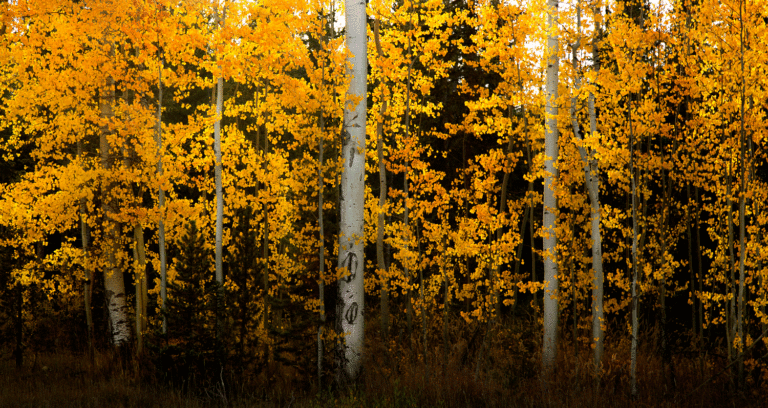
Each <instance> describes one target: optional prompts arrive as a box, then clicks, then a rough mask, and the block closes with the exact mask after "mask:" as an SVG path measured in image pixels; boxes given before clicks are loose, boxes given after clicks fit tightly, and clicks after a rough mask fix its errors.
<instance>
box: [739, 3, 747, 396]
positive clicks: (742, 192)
mask: <svg viewBox="0 0 768 408" xmlns="http://www.w3.org/2000/svg"><path fill="white" fill-rule="evenodd" d="M743 9H744V2H743V1H739V21H740V23H741V24H740V27H739V36H740V38H739V40H740V41H739V47H740V51H741V52H740V53H739V59H740V62H741V95H740V97H741V115H740V116H741V117H740V122H741V123H740V125H741V129H740V130H741V132H740V137H739V145H740V146H739V147H740V150H741V151H740V154H739V156H740V157H739V162H740V163H741V176H740V187H739V293H738V302H739V305H738V312H737V313H738V317H737V323H736V325H737V328H736V330H737V336H738V339H739V346H740V347H739V362H738V363H737V365H738V369H737V370H738V376H739V377H738V381H739V383H738V385H739V388H742V387H743V386H744V355H743V352H742V349H743V346H744V344H745V339H744V311H745V307H744V302H745V301H746V297H745V282H744V280H745V279H746V272H745V263H746V259H747V246H746V245H747V242H746V228H745V225H744V224H746V217H745V213H746V189H747V174H746V168H747V165H746V163H747V154H746V145H747V143H746V137H747V136H746V130H745V129H744V110H745V109H744V103H745V100H744V99H745V97H746V95H745V83H744V81H745V74H744V72H745V71H744V15H743Z"/></svg>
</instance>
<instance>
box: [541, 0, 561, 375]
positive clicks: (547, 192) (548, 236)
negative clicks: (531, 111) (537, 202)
mask: <svg viewBox="0 0 768 408" xmlns="http://www.w3.org/2000/svg"><path fill="white" fill-rule="evenodd" d="M557 13H558V1H557V0H548V1H547V47H546V64H547V68H546V76H547V82H546V90H545V99H544V100H545V104H546V116H545V118H546V119H545V126H544V155H545V156H546V157H545V159H544V172H545V173H544V216H543V220H542V222H543V224H542V228H543V229H544V232H543V235H544V247H543V251H544V281H545V292H544V295H543V296H544V342H543V347H544V349H543V352H542V359H543V364H542V365H543V366H544V372H545V375H547V376H549V375H551V374H552V371H553V370H554V368H555V361H556V359H557V321H558V317H559V310H558V299H557V295H558V293H557V292H558V277H557V271H558V267H557V254H556V252H555V247H556V246H557V237H556V235H555V220H556V218H557V198H556V197H555V185H554V184H555V180H556V179H557V168H556V167H555V162H556V161H557V158H558V143H557V139H558V130H557V115H558V108H557V103H558V102H557V98H558V96H557V95H558V91H557V86H558V69H559V64H560V60H559V57H558V48H559V41H558V36H557V30H558V28H557V22H558V18H557Z"/></svg>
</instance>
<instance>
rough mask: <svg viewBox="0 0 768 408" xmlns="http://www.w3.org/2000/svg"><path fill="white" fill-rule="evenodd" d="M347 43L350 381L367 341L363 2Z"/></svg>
mask: <svg viewBox="0 0 768 408" xmlns="http://www.w3.org/2000/svg"><path fill="white" fill-rule="evenodd" d="M346 40H347V46H348V47H349V50H350V52H351V54H352V56H351V57H350V58H349V63H350V65H349V68H348V75H349V77H350V82H349V89H348V91H347V97H346V101H345V103H344V128H343V129H342V132H343V133H342V136H343V138H342V140H343V144H342V163H343V170H342V173H341V185H340V197H339V204H340V205H339V211H340V214H339V215H340V222H339V229H340V231H339V260H338V266H339V269H343V270H344V271H346V276H344V277H343V278H341V279H339V286H338V291H339V292H338V305H337V308H336V316H337V317H336V320H337V330H338V331H339V332H340V333H346V334H345V336H344V339H343V341H341V342H340V345H339V347H340V350H339V353H337V355H338V368H339V371H338V374H337V377H338V380H339V382H340V383H349V382H353V381H355V380H356V379H357V377H358V375H359V374H360V371H361V369H362V357H363V341H364V332H363V330H364V319H363V316H364V314H363V312H364V310H365V309H364V289H365V287H364V283H363V267H364V264H365V261H364V258H363V241H364V236H365V235H364V231H363V221H364V199H365V193H364V187H365V120H366V111H367V109H366V95H367V91H366V79H367V78H366V75H367V71H368V68H367V64H368V63H367V59H366V46H367V44H366V42H367V33H366V10H365V3H364V2H354V3H348V4H347V8H346Z"/></svg>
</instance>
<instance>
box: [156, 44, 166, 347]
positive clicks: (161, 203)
mask: <svg viewBox="0 0 768 408" xmlns="http://www.w3.org/2000/svg"><path fill="white" fill-rule="evenodd" d="M164 62H165V61H164V58H163V54H162V52H161V54H160V67H159V68H158V69H157V124H156V126H157V176H158V178H159V179H160V182H161V183H162V178H163V64H164ZM157 207H158V211H159V213H160V219H159V220H158V222H157V236H158V246H159V248H158V253H159V255H160V300H161V301H162V306H161V309H162V311H163V313H162V314H163V327H162V333H163V334H166V333H168V319H167V317H166V315H165V306H166V305H167V304H168V295H167V293H168V292H167V289H168V285H167V283H168V280H167V273H166V258H165V222H164V214H165V190H163V186H162V184H161V185H160V188H159V189H158V191H157Z"/></svg>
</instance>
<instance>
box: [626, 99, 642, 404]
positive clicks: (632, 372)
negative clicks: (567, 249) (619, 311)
mask: <svg viewBox="0 0 768 408" xmlns="http://www.w3.org/2000/svg"><path fill="white" fill-rule="evenodd" d="M627 108H628V110H629V173H630V179H631V190H630V193H631V194H632V340H631V341H632V343H631V345H630V348H629V354H630V356H629V358H630V363H629V364H630V367H629V388H630V394H631V396H632V397H633V398H637V344H638V333H639V324H640V322H639V319H638V309H637V308H638V296H639V294H638V293H637V270H638V265H637V261H638V259H637V244H638V242H637V200H636V196H637V193H636V191H637V180H636V179H637V177H636V174H635V131H634V128H633V125H632V96H631V95H630V97H629V104H628V107H627Z"/></svg>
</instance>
